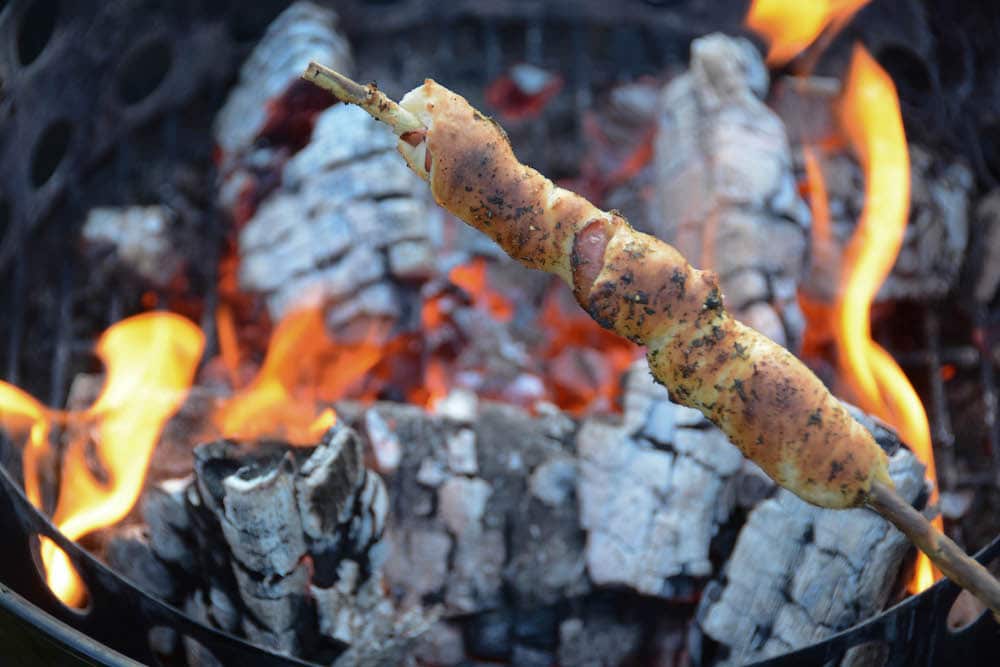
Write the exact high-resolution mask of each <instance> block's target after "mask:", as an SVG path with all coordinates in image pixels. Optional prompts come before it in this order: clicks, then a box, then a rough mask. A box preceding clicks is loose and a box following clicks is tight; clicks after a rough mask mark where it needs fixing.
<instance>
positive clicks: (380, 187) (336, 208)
mask: <svg viewBox="0 0 1000 667" xmlns="http://www.w3.org/2000/svg"><path fill="white" fill-rule="evenodd" d="M337 23H338V19H337V15H336V14H335V13H334V12H333V11H332V10H329V9H322V8H319V7H317V6H315V5H312V4H310V3H307V2H300V3H296V4H295V5H292V6H291V7H290V8H289V9H287V10H286V11H285V12H284V13H282V15H281V16H279V18H278V19H277V20H276V21H275V22H274V23H273V24H272V26H271V27H270V28H269V30H268V32H267V34H266V35H265V36H264V38H263V40H262V41H261V42H260V43H259V44H258V45H257V47H256V48H255V49H254V51H253V53H252V54H251V56H250V57H249V59H248V60H247V62H246V64H245V65H244V69H243V70H242V74H241V80H240V83H239V84H238V85H237V86H236V88H235V89H234V91H233V92H232V93H231V94H230V97H229V99H228V101H227V102H226V104H225V106H224V107H223V109H222V110H221V111H220V112H219V115H218V117H217V119H216V125H215V136H216V140H217V141H218V143H219V146H220V148H221V149H222V153H223V156H224V157H223V166H222V172H223V180H224V183H223V185H222V187H221V197H220V199H221V204H222V207H223V208H224V209H226V210H227V211H229V212H230V214H231V215H232V217H233V219H234V220H235V222H236V223H237V229H238V230H240V232H239V238H238V248H237V254H238V257H239V269H238V276H237V278H238V283H239V286H240V287H241V288H242V290H244V291H245V292H249V293H253V294H259V295H261V296H263V297H264V298H265V299H266V302H267V308H268V312H269V314H270V316H271V319H272V321H274V322H278V321H280V320H281V319H282V318H283V317H284V316H286V315H287V314H288V313H289V312H291V311H293V310H295V309H296V308H300V307H302V306H304V305H319V306H322V307H324V310H325V314H326V319H327V326H328V328H329V329H330V330H331V331H339V332H342V335H341V336H339V337H338V339H339V340H347V341H348V342H350V341H353V340H355V339H358V340H364V339H367V338H370V337H371V336H372V331H373V328H374V329H377V330H378V331H388V330H389V329H390V328H391V327H392V325H394V324H396V320H397V318H398V317H399V314H400V313H401V312H403V308H402V307H401V299H402V294H403V293H404V292H407V293H410V291H411V290H412V288H409V287H407V284H412V283H413V282H416V281H422V280H424V279H427V278H429V277H430V276H431V275H432V274H433V273H434V271H435V264H434V251H433V248H432V244H431V240H430V239H431V227H430V224H429V223H430V221H431V220H432V216H431V212H430V209H429V202H427V197H426V194H425V192H424V190H423V187H422V185H421V184H420V183H419V179H417V178H416V177H414V176H413V174H412V173H410V171H409V170H408V169H406V167H405V166H404V165H402V164H400V163H399V161H398V160H396V159H394V157H393V156H391V155H389V153H390V152H391V151H392V149H393V147H394V146H395V141H394V139H393V136H392V134H391V133H389V132H386V131H385V130H384V128H380V127H379V126H378V123H376V122H375V121H373V120H372V119H371V118H369V117H368V116H367V115H366V114H364V113H363V112H361V111H359V110H357V109H354V108H352V107H348V106H346V105H336V106H334V107H333V108H330V109H326V110H325V111H324V110H323V109H324V108H325V107H327V106H329V102H330V100H329V98H328V97H327V98H323V97H318V96H317V95H316V91H315V89H314V88H312V87H311V86H308V85H306V84H304V83H303V82H301V80H300V79H298V76H297V75H298V73H299V71H301V68H302V67H303V66H304V65H305V63H306V62H308V61H309V60H311V59H316V58H325V57H330V58H332V59H333V60H334V61H335V62H338V63H340V65H341V66H343V67H349V66H350V62H351V54H350V49H349V46H348V44H347V40H346V38H345V37H344V36H343V35H342V34H341V33H340V32H339V31H338V29H337ZM260 68H264V69H265V70H266V72H267V74H266V75H265V77H264V78H265V81H263V82H262V81H261V80H260V79H259V78H256V77H253V76H251V75H250V73H251V72H253V71H258V70H260ZM258 76H259V74H258ZM261 139H266V140H267V144H269V145H270V146H271V148H258V147H257V144H258V143H260V140H261ZM371 173H378V174H380V175H381V176H380V178H377V179H373V178H370V177H369V175H370V174H371ZM347 202H350V205H349V206H348V205H346V204H347ZM383 324H387V325H388V326H384V327H382V326H381V325H383Z"/></svg>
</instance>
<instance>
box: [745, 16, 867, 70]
mask: <svg viewBox="0 0 1000 667" xmlns="http://www.w3.org/2000/svg"><path fill="white" fill-rule="evenodd" d="M868 1H869V0H795V1H792V2H789V0H754V2H753V4H752V5H751V6H750V11H749V12H748V13H747V17H746V25H747V27H748V28H750V29H751V30H753V31H754V32H756V33H757V34H759V35H761V36H762V37H764V39H765V40H767V43H768V52H767V64H768V65H771V66H772V67H774V66H779V65H784V64H785V63H787V62H788V61H790V60H792V59H793V58H794V57H795V56H797V55H798V54H799V53H801V52H802V51H804V50H805V49H806V48H807V47H808V46H809V45H810V44H812V43H813V42H815V41H816V39H817V38H819V37H820V35H821V34H822V33H823V31H824V30H827V29H828V28H829V33H830V34H833V33H836V32H837V31H839V30H840V28H842V27H843V26H844V25H845V24H846V23H847V22H848V21H850V20H851V17H853V16H854V14H855V13H856V12H857V11H858V10H859V9H861V8H862V7H863V6H865V5H866V4H868Z"/></svg>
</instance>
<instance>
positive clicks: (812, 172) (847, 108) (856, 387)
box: [806, 46, 941, 592]
mask: <svg viewBox="0 0 1000 667" xmlns="http://www.w3.org/2000/svg"><path fill="white" fill-rule="evenodd" d="M840 120H841V124H842V127H843V130H844V133H845V134H846V136H847V139H848V142H849V144H850V146H851V148H852V149H853V150H854V152H855V153H856V155H857V156H858V159H859V161H860V162H861V165H862V168H863V170H864V174H865V206H864V210H863V211H862V214H861V219H860V221H859V223H858V227H857V229H856V230H855V232H854V234H853V236H852V237H851V239H850V241H849V242H848V245H847V247H846V249H845V254H844V262H843V278H842V281H841V285H840V290H839V294H838V295H837V298H836V301H835V303H834V304H833V305H832V307H827V308H821V307H817V306H816V305H815V304H812V305H811V306H810V307H809V308H806V312H807V315H808V316H809V317H808V319H809V329H811V330H815V329H823V328H830V329H832V330H833V333H834V340H835V347H836V353H837V361H838V366H839V369H840V372H841V373H842V380H843V382H845V383H846V385H847V389H848V391H849V393H850V395H851V397H852V399H853V400H854V401H855V402H856V403H858V404H859V405H860V407H862V408H863V409H864V410H866V411H867V412H869V413H871V414H874V415H876V416H878V417H879V418H881V419H883V420H884V421H886V422H887V423H889V424H891V425H893V426H894V427H895V428H896V429H897V431H899V434H900V436H901V437H902V439H903V440H904V442H906V443H907V444H908V445H909V446H910V447H911V449H913V452H914V454H916V456H917V458H918V459H920V461H921V462H922V463H923V464H924V465H925V466H927V477H928V478H929V479H930V480H931V481H932V483H933V482H935V481H936V472H935V468H934V454H933V450H932V445H931V435H930V426H929V424H928V421H927V415H926V413H925V411H924V408H923V405H922V404H921V402H920V399H919V397H918V396H917V393H916V391H915V390H914V389H913V386H912V385H911V384H910V382H909V381H908V380H907V378H906V375H905V374H904V373H903V371H902V369H900V367H899V365H898V364H896V362H895V361H894V360H893V359H892V357H891V356H890V355H889V353H888V352H886V351H885V350H884V349H883V348H882V347H880V346H879V345H878V344H877V343H875V341H874V340H872V338H871V316H870V310H871V304H872V302H873V301H874V299H875V295H876V293H877V292H878V290H879V288H880V287H881V285H882V283H883V282H884V281H885V279H886V277H887V276H888V275H889V272H890V271H891V270H892V266H893V264H894V263H895V261H896V256H897V255H898V253H899V249H900V246H901V245H902V241H903V232H904V230H905V228H906V223H907V217H908V214H909V201H910V164H909V153H908V150H907V144H906V136H905V134H904V131H903V121H902V115H901V114H900V110H899V100H898V97H897V95H896V90H895V87H894V86H893V83H892V80H891V79H890V78H889V76H888V74H887V73H886V72H885V70H883V69H882V68H881V67H880V66H879V65H878V64H877V63H876V62H875V60H874V59H873V58H872V57H871V55H869V54H868V52H867V51H866V50H865V49H864V48H863V47H860V46H857V47H855V50H854V54H853V57H852V60H851V66H850V70H849V73H848V77H847V81H846V83H845V86H844V94H843V97H842V100H841V108H840ZM806 166H807V170H806V171H807V177H808V179H809V192H810V205H811V207H812V209H813V218H814V221H815V222H816V229H815V230H814V239H813V246H814V249H816V250H822V249H824V248H828V247H829V242H828V241H829V239H828V237H829V212H828V209H827V202H826V196H825V188H824V187H823V183H822V175H821V174H820V173H819V168H818V165H817V163H816V159H815V156H814V155H813V154H812V153H808V154H807V158H806ZM825 318H828V321H826V322H824V321H823V320H824V319H825ZM936 498H937V489H936V488H935V489H934V490H933V491H932V495H931V501H932V502H934V501H935V500H936ZM935 521H936V524H937V526H938V528H940V527H941V519H940V518H938V519H936V520H935ZM933 583H934V572H933V569H932V568H931V565H930V561H929V560H928V559H927V558H926V556H924V555H923V554H919V556H918V561H917V572H916V576H915V579H914V581H913V582H911V587H912V588H913V590H914V591H916V592H919V591H921V590H924V589H926V588H927V587H929V586H930V585H931V584H933Z"/></svg>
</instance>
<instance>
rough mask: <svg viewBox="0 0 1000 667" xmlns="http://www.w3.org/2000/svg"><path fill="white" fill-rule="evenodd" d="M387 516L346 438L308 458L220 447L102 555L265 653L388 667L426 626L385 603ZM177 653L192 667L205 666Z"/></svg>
mask: <svg viewBox="0 0 1000 667" xmlns="http://www.w3.org/2000/svg"><path fill="white" fill-rule="evenodd" d="M387 511H388V496H387V494H386V490H385V486H384V485H383V483H382V480H381V479H380V478H379V476H378V475H377V474H375V473H374V472H371V471H369V470H368V469H367V468H366V467H365V465H364V460H363V456H362V446H361V441H360V440H359V438H358V436H357V434H356V433H355V432H354V431H353V430H351V429H349V428H346V427H343V426H335V427H333V428H332V429H331V430H330V431H329V432H328V433H327V434H326V435H325V436H324V438H323V440H322V441H321V442H320V443H319V444H318V445H317V446H315V447H293V446H290V445H287V444H284V443H280V442H270V441H261V442H256V443H237V442H234V441H229V440H220V441H216V442H212V443H208V444H205V445H202V446H200V447H197V448H196V449H195V451H194V476H193V477H192V478H189V479H185V480H171V481H168V482H163V483H160V484H157V485H154V486H152V487H151V488H150V489H149V490H148V491H147V493H146V496H145V497H144V500H143V516H144V517H145V519H146V522H147V526H146V528H145V529H144V530H142V531H140V530H139V529H138V528H130V529H126V530H119V531H117V532H116V534H115V535H114V537H113V538H112V539H111V540H110V542H109V545H108V547H107V556H108V558H109V561H110V562H112V564H113V565H115V566H116V567H117V568H118V569H119V570H120V571H121V572H122V573H123V574H125V575H126V576H128V577H129V578H130V579H133V580H134V581H135V582H136V583H137V584H138V585H140V586H141V587H143V588H144V589H146V590H147V591H149V592H151V593H153V594H154V595H157V596H158V597H161V598H163V599H166V600H168V601H171V602H174V603H177V604H178V605H179V606H183V607H184V608H185V609H186V610H188V612H189V613H190V614H192V615H193V616H194V617H196V618H198V619H201V620H202V621H203V622H207V623H209V624H211V625H214V626H216V627H218V628H220V629H223V630H225V631H227V632H232V633H235V634H237V635H240V636H244V637H247V638H248V639H250V640H251V641H253V642H255V643H258V644H261V645H264V646H266V647H268V648H271V649H273V650H277V651H280V652H283V653H287V654H290V655H296V656H300V657H308V658H311V659H319V660H323V661H327V662H329V661H330V660H332V659H333V658H334V657H336V656H337V655H338V654H342V655H341V657H340V658H338V660H339V661H340V662H337V663H336V664H351V665H355V664H372V665H377V664H386V663H387V662H389V663H392V662H395V661H397V660H398V659H399V658H400V656H402V655H403V654H404V653H405V652H406V651H408V650H409V648H410V646H411V644H412V643H413V640H414V638H415V637H416V636H418V635H419V634H420V633H422V632H423V631H424V630H425V629H426V628H427V626H428V624H429V620H428V618H427V617H426V616H425V615H424V613H423V612H422V611H421V610H419V609H414V610H411V611H409V612H407V611H405V610H397V608H396V607H395V606H394V605H393V604H392V603H391V601H390V600H389V598H388V597H386V595H385V593H384V591H383V584H382V574H381V569H382V564H383V562H384V560H385V545H384V544H383V542H382V537H383V533H384V529H385V523H386V514H387ZM185 646H186V649H187V652H188V658H189V660H191V661H192V664H211V663H210V662H207V663H206V662H201V663H199V662H197V660H209V658H208V657H206V653H205V650H204V649H203V648H201V647H198V646H196V645H195V644H193V643H191V642H187V643H186V644H185ZM345 649H346V652H345Z"/></svg>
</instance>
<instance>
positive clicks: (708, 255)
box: [648, 34, 810, 349]
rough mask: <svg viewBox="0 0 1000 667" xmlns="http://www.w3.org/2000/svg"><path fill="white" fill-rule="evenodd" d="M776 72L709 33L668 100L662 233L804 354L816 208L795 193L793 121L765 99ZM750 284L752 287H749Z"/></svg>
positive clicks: (659, 157)
mask: <svg viewBox="0 0 1000 667" xmlns="http://www.w3.org/2000/svg"><path fill="white" fill-rule="evenodd" d="M766 88H767V71H766V69H765V68H764V64H763V62H762V61H761V59H760V56H759V54H758V53H757V50H756V48H755V47H754V46H753V45H751V44H750V43H749V42H748V41H746V40H743V39H733V38H730V37H726V36H723V35H718V34H715V35H709V36H707V37H703V38H700V39H696V40H695V41H694V42H693V43H692V46H691V64H690V67H689V70H688V71H687V72H686V73H684V74H682V75H681V76H679V77H677V78H675V79H674V80H673V81H671V82H670V83H669V84H668V85H667V86H666V88H665V89H664V91H663V94H662V97H661V99H660V106H659V109H660V110H659V118H658V134H657V138H656V143H655V166H656V177H655V186H656V188H655V189H656V197H655V202H654V203H653V205H652V210H651V211H650V214H649V216H648V218H649V221H650V224H653V222H654V221H656V224H657V225H658V226H655V225H654V232H655V233H656V234H657V235H658V236H660V237H661V238H663V239H664V240H666V241H668V242H670V243H672V244H673V245H675V246H676V247H677V249H678V250H680V251H681V253H682V254H684V255H685V256H686V257H688V258H689V259H690V260H691V261H692V262H693V263H694V264H695V265H696V266H698V267H699V268H702V269H712V270H714V271H716V272H717V273H718V274H719V276H720V282H721V285H722V290H723V293H724V295H725V297H726V305H727V307H728V308H729V309H730V311H731V312H732V313H733V314H734V315H735V316H736V317H737V318H739V319H741V320H744V321H746V322H747V323H748V324H750V325H751V326H753V327H755V328H757V329H759V330H760V331H762V332H763V333H764V334H766V335H767V336H769V337H770V338H772V339H774V340H775V341H777V342H779V343H781V344H783V345H786V346H787V347H789V348H790V349H796V348H797V346H798V344H799V342H800V339H801V335H802V330H803V327H804V320H803V318H802V315H801V312H800V311H799V308H798V304H797V302H796V300H795V297H794V290H792V293H791V294H789V290H787V289H776V287H775V283H777V282H789V281H790V282H791V283H792V284H793V285H794V283H795V281H796V280H797V279H798V276H799V274H800V273H801V271H802V268H803V263H804V261H805V253H806V229H807V227H808V226H809V222H810V214H809V210H808V207H806V205H805V203H804V202H803V201H802V200H801V199H800V198H799V196H798V194H797V193H796V189H795V178H794V174H793V170H792V166H793V163H792V156H791V151H790V149H789V143H788V138H787V136H786V133H785V128H784V125H783V124H782V122H781V120H780V119H779V118H778V116H777V115H775V114H774V112H772V111H771V110H770V109H768V108H767V106H766V105H765V104H764V102H763V101H762V100H761V97H762V95H763V94H764V93H765V92H766ZM748 281H749V282H748Z"/></svg>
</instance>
